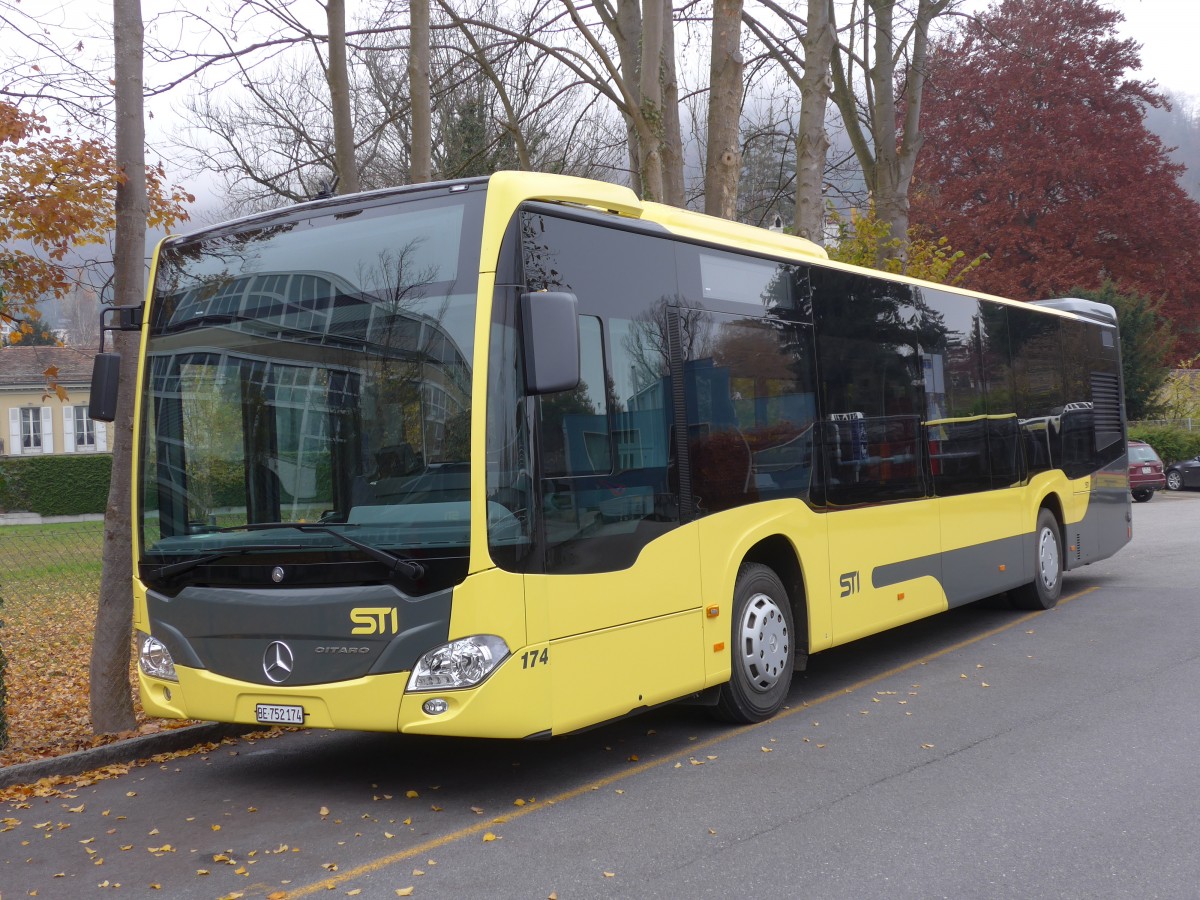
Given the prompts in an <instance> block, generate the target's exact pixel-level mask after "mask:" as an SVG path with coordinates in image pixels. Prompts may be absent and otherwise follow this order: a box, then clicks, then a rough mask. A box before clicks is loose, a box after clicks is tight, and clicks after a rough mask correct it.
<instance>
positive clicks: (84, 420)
mask: <svg viewBox="0 0 1200 900" xmlns="http://www.w3.org/2000/svg"><path fill="white" fill-rule="evenodd" d="M74 412H75V447H76V449H78V450H95V449H96V423H95V422H93V421H92V420H91V419H89V418H88V414H87V413H88V411H87V407H86V406H76V407H75V409H74Z"/></svg>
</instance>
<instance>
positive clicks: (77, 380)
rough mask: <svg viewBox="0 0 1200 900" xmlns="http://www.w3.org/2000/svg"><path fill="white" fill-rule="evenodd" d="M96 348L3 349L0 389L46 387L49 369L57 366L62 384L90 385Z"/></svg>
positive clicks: (0, 354)
mask: <svg viewBox="0 0 1200 900" xmlns="http://www.w3.org/2000/svg"><path fill="white" fill-rule="evenodd" d="M95 356H96V352H95V351H94V350H81V349H79V348H78V347H3V348H0V388H14V387H43V386H44V385H45V384H46V374H45V373H46V370H47V369H49V368H51V367H57V369H58V376H57V378H56V379H55V380H56V381H57V382H58V383H59V384H62V385H68V384H70V385H80V384H89V383H90V382H91V379H92V360H93V359H94V358H95Z"/></svg>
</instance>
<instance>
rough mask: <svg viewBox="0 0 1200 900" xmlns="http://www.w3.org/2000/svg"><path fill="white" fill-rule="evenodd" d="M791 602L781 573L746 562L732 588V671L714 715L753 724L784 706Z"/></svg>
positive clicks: (791, 647) (791, 644)
mask: <svg viewBox="0 0 1200 900" xmlns="http://www.w3.org/2000/svg"><path fill="white" fill-rule="evenodd" d="M794 632H795V629H794V626H793V624H792V605H791V602H790V601H789V599H788V593H787V589H786V588H784V586H783V582H782V581H780V580H779V576H778V575H776V574H775V572H774V571H772V570H771V569H769V568H768V567H766V566H764V565H761V564H759V563H744V564H743V565H742V568H741V570H740V571H739V572H738V577H737V581H736V583H735V584H734V589H733V634H732V641H731V644H730V647H731V650H732V652H731V656H732V659H731V663H732V672H731V674H730V678H729V681H728V682H727V683H725V684H724V685H722V686H721V689H720V692H719V694H718V697H717V705H716V706H715V707H714V710H713V711H714V714H715V715H716V716H717V718H719V719H722V720H723V721H726V722H737V723H741V724H751V723H754V722H762V721H763V720H765V719H769V718H771V716H773V715H775V713H777V712H778V711H779V708H780V707H781V706H783V701H784V700H786V699H787V695H788V690H789V688H790V687H791V685H792V671H793V668H794V666H795V660H796V640H795V633H794Z"/></svg>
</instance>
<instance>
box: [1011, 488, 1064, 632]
mask: <svg viewBox="0 0 1200 900" xmlns="http://www.w3.org/2000/svg"><path fill="white" fill-rule="evenodd" d="M1033 538H1034V543H1033V581H1031V582H1030V583H1029V584H1025V585H1022V586H1021V587H1019V588H1017V589H1016V590H1013V591H1009V593H1008V596H1009V599H1010V600H1012V604H1013V606H1015V607H1016V608H1017V609H1050V608H1051V607H1053V606H1054V605H1055V604H1056V603H1058V598H1059V595H1060V594H1062V573H1063V555H1062V538H1061V537H1060V536H1059V530H1058V520H1057V519H1056V518H1054V513H1052V512H1050V510H1048V509H1043V510H1042V511H1041V512H1039V513H1038V519H1037V529H1036V530H1035V531H1034V535H1033Z"/></svg>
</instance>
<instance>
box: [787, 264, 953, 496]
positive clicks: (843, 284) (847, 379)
mask: <svg viewBox="0 0 1200 900" xmlns="http://www.w3.org/2000/svg"><path fill="white" fill-rule="evenodd" d="M810 278H811V284H812V303H813V318H814V322H815V324H816V340H817V369H818V378H819V385H820V387H819V393H820V412H821V416H822V418H823V420H824V424H823V430H824V461H825V466H826V470H825V471H826V473H827V475H826V487H827V491H828V501H829V503H830V504H832V505H851V504H862V503H878V502H883V501H887V500H902V499H907V498H913V497H922V496H924V495H925V493H926V490H925V483H924V477H923V474H922V453H923V450H922V437H921V422H922V419H923V417H924V414H925V397H924V390H923V388H924V383H925V379H924V372H923V369H922V361H921V356H920V352H919V351H920V347H921V346H922V344H923V343H924V344H927V345H933V344H935V343H936V341H937V334H938V333H939V331H940V330H944V327H945V326H944V325H943V324H942V323H941V321H940V320H939V318H938V317H937V315H936V314H935V313H933V312H932V311H931V310H930V309H929V308H928V307H927V306H924V305H923V304H918V303H917V302H916V298H915V297H914V296H913V291H912V288H910V287H909V286H907V285H904V284H897V283H895V282H890V281H885V280H882V279H878V278H873V277H870V276H866V275H858V274H850V273H846V272H839V271H834V270H831V269H821V268H816V267H814V268H813V269H811V270H810Z"/></svg>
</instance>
